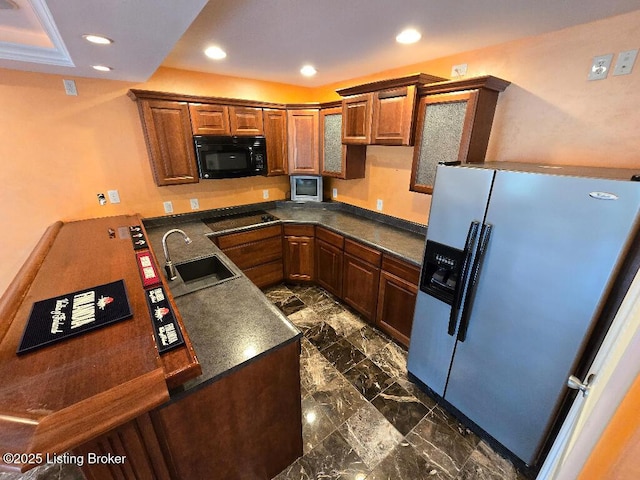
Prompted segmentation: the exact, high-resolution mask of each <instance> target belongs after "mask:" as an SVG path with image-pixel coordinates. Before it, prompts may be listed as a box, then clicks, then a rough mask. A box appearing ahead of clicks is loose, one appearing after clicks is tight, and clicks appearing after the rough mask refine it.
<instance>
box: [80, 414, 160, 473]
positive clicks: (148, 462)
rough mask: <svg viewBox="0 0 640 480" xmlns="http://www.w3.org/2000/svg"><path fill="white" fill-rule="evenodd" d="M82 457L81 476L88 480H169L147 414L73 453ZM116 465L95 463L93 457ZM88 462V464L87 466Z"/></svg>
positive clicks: (158, 443) (158, 444)
mask: <svg viewBox="0 0 640 480" xmlns="http://www.w3.org/2000/svg"><path fill="white" fill-rule="evenodd" d="M73 455H79V456H82V458H83V459H84V464H83V465H82V473H84V476H85V477H86V478H87V480H110V479H114V480H116V479H117V480H170V479H171V475H170V473H169V467H168V465H167V462H166V461H165V456H164V453H163V452H162V449H161V448H160V442H159V441H158V438H157V436H156V432H155V429H154V427H153V423H152V421H151V417H150V415H149V413H144V414H142V415H140V416H139V417H138V418H135V419H134V420H131V421H130V422H127V423H125V424H124V425H121V426H120V427H118V428H116V429H114V430H112V431H110V432H108V433H106V434H104V435H102V436H100V437H98V438H96V439H94V440H91V441H89V442H87V443H85V444H83V445H81V446H80V447H78V448H76V449H74V451H73ZM109 455H111V456H112V457H111V458H112V459H113V458H115V457H114V456H117V457H118V458H117V459H115V461H112V462H110V463H106V462H94V461H92V460H91V459H92V458H95V457H92V456H99V457H103V458H106V457H108V456H109ZM90 462H91V463H90Z"/></svg>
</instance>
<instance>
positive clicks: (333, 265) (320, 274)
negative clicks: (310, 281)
mask: <svg viewBox="0 0 640 480" xmlns="http://www.w3.org/2000/svg"><path fill="white" fill-rule="evenodd" d="M343 249H344V237H343V236H342V235H340V234H338V233H335V232H332V231H331V230H328V229H326V228H323V227H319V226H318V227H316V282H317V283H318V285H320V286H321V287H323V288H324V289H325V290H327V291H328V292H330V293H332V294H334V295H335V296H336V297H338V298H342V268H343Z"/></svg>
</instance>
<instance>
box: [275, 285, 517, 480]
mask: <svg viewBox="0 0 640 480" xmlns="http://www.w3.org/2000/svg"><path fill="white" fill-rule="evenodd" d="M265 294H266V296H267V297H268V298H269V299H270V300H271V301H272V302H273V303H274V304H275V305H276V306H278V307H279V308H280V309H281V310H282V312H283V313H284V314H285V315H287V316H288V318H289V319H290V320H291V321H292V322H293V323H294V324H295V325H296V326H298V328H300V330H302V331H303V332H304V338H303V339H302V355H301V359H300V363H301V365H300V367H301V368H300V369H301V384H302V400H301V401H302V415H303V431H302V434H303V441H304V455H303V456H302V457H301V458H299V459H298V460H296V461H295V462H294V463H293V464H292V465H290V466H289V467H288V468H286V469H285V470H284V471H283V472H281V473H280V474H279V475H277V476H276V477H275V478H274V479H273V480H312V479H322V480H334V479H335V480H337V479H340V480H365V479H366V480H383V479H384V480H422V479H430V480H431V479H434V480H435V479H438V480H440V479H442V480H453V479H458V480H525V478H526V477H524V475H522V474H521V473H520V472H518V471H517V470H516V469H515V468H514V466H513V465H512V464H511V463H510V462H509V461H508V460H506V459H504V458H502V457H501V456H500V455H498V454H497V453H496V452H494V451H493V450H492V449H491V447H490V446H489V445H488V444H487V443H485V442H484V441H482V440H481V439H480V438H478V437H477V436H476V435H475V434H473V433H472V432H470V431H469V430H468V429H466V428H465V427H463V426H462V425H461V424H459V423H458V422H457V421H456V420H455V419H454V418H452V417H451V416H450V415H449V414H448V413H447V412H445V411H444V410H443V409H442V408H441V407H440V406H439V405H437V403H436V402H435V401H434V400H433V399H431V398H430V397H428V396H427V395H425V394H424V393H423V392H421V391H420V390H419V389H418V388H417V386H416V385H414V384H413V383H412V382H411V381H409V379H408V378H407V369H406V357H407V352H406V350H404V349H403V348H402V347H400V346H398V345H397V344H396V343H394V342H393V341H391V340H390V339H389V338H388V337H387V336H385V335H384V334H382V333H381V332H379V331H377V330H375V329H373V328H371V327H370V326H369V325H367V323H366V322H365V321H363V319H362V318H360V317H359V316H358V315H357V314H355V313H354V312H353V311H352V310H350V309H349V308H348V307H347V306H345V305H343V304H341V303H340V302H338V301H337V300H336V299H334V298H333V297H332V296H331V295H330V294H329V293H327V292H326V291H324V290H323V289H321V288H319V287H315V286H288V285H277V286H275V287H271V288H269V289H267V290H265Z"/></svg>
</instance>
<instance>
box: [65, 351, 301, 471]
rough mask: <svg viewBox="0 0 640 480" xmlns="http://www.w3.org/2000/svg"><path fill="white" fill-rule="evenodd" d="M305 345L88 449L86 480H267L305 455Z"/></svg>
mask: <svg viewBox="0 0 640 480" xmlns="http://www.w3.org/2000/svg"><path fill="white" fill-rule="evenodd" d="M302 448H303V447H302V409H301V403H300V341H299V340H296V341H294V342H291V343H288V344H286V345H283V346H281V347H278V348H277V349H276V350H275V351H273V352H271V353H268V354H266V355H265V356H263V357H261V358H259V359H257V360H255V361H253V362H252V363H249V364H248V365H246V366H245V367H243V368H240V369H239V370H236V371H234V372H232V373H230V374H229V375H226V376H224V377H222V378H221V379H219V380H217V381H214V382H212V383H210V384H207V385H204V386H201V387H198V388H196V389H194V391H190V392H186V393H183V394H180V395H178V396H174V397H173V398H172V400H171V401H169V402H168V403H166V404H165V405H162V406H160V407H158V408H157V409H155V410H153V411H151V412H148V413H144V414H143V415H141V416H139V417H138V418H136V419H134V420H132V421H130V422H128V423H126V424H124V425H122V426H120V427H118V428H116V429H115V430H112V431H111V432H109V433H107V434H105V435H102V436H101V437H99V438H97V439H95V440H92V441H90V442H87V443H85V444H84V445H82V446H81V447H79V448H77V449H75V450H74V452H73V454H74V455H82V456H83V458H84V459H85V460H86V459H87V458H89V457H88V456H89V455H95V454H97V455H101V456H107V455H111V456H112V458H113V456H116V455H117V456H124V457H126V458H124V459H123V461H122V462H119V463H115V462H112V463H110V464H105V463H102V464H101V463H93V464H91V465H89V464H88V462H85V464H84V465H83V467H82V470H83V473H84V474H85V476H86V477H87V479H88V480H123V479H124V480H147V479H148V480H170V479H174V480H182V479H200V478H214V479H225V480H270V479H271V478H273V477H274V476H276V475H277V474H278V473H280V472H281V471H282V470H284V469H285V468H286V467H287V466H289V465H290V464H291V463H293V462H294V461H295V460H296V459H297V458H298V457H300V456H302V453H303V452H302Z"/></svg>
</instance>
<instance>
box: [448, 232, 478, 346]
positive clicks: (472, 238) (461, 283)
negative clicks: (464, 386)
mask: <svg viewBox="0 0 640 480" xmlns="http://www.w3.org/2000/svg"><path fill="white" fill-rule="evenodd" d="M479 226H480V222H479V221H477V220H474V221H473V222H471V224H470V225H469V231H468V232H467V239H466V241H465V242H464V257H463V260H462V267H461V269H460V278H459V279H458V288H457V289H456V294H455V298H454V301H453V303H452V304H451V313H450V315H449V329H448V333H449V335H451V336H452V337H453V335H455V333H456V323H457V320H458V312H459V311H460V304H461V303H462V296H463V293H464V290H465V285H466V284H467V274H468V272H469V261H470V260H471V251H472V250H473V246H474V245H475V243H476V237H477V236H478V227H479Z"/></svg>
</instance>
